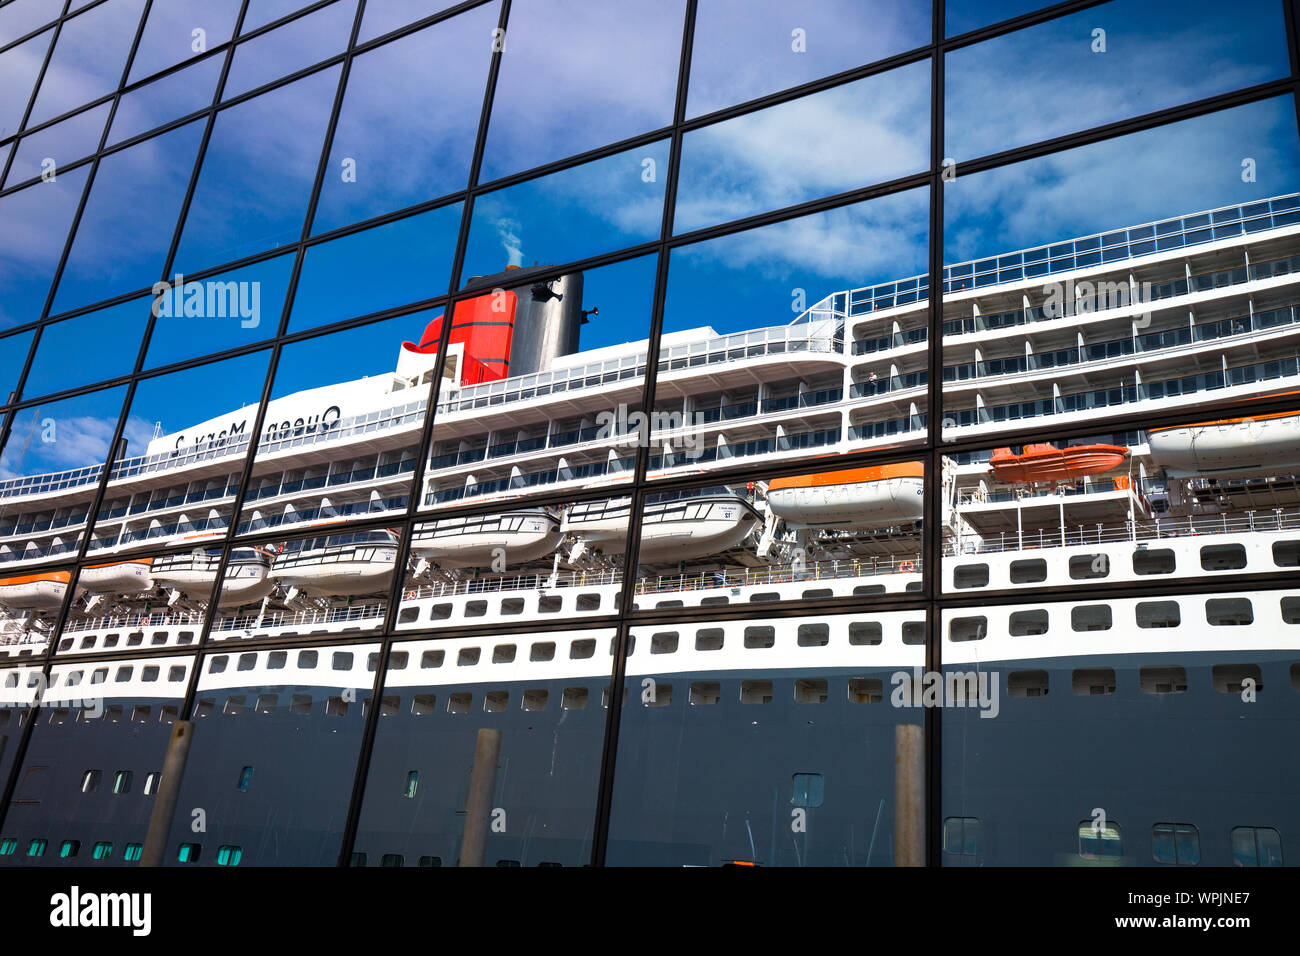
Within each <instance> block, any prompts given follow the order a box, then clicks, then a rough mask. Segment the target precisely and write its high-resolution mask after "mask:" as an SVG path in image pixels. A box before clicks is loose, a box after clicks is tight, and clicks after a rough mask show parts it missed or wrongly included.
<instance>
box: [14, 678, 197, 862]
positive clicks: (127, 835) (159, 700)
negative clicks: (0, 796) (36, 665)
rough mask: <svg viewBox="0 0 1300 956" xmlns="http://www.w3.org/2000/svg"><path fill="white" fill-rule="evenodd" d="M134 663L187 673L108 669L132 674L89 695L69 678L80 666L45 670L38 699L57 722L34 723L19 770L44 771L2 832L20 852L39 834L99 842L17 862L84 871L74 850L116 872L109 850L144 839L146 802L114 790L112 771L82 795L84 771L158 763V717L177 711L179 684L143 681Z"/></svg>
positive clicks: (149, 807) (161, 745) (162, 746)
mask: <svg viewBox="0 0 1300 956" xmlns="http://www.w3.org/2000/svg"><path fill="white" fill-rule="evenodd" d="M141 663H148V664H153V665H164V666H166V665H171V666H180V667H182V668H187V667H188V661H187V660H186V659H185V658H182V657H170V658H157V657H156V658H153V659H152V660H151V661H148V662H139V661H132V662H126V663H115V664H113V665H111V667H112V668H113V669H114V670H115V671H119V672H120V671H122V670H125V669H127V668H133V671H134V672H133V676H132V677H131V678H130V679H128V680H126V681H122V682H118V681H116V680H110V681H109V682H107V683H104V684H98V685H95V687H94V689H93V690H91V689H90V688H89V686H88V683H87V682H86V681H85V680H84V679H81V680H80V681H78V678H77V676H76V675H80V673H81V672H82V671H83V670H84V665H81V664H55V665H54V666H53V667H52V668H51V672H50V683H49V689H48V691H47V692H46V694H45V699H44V704H45V706H46V708H47V709H43V710H42V711H41V715H42V717H44V715H45V714H46V713H50V714H51V715H52V716H54V717H55V718H57V719H55V720H48V719H41V720H38V721H37V722H36V724H35V725H34V726H33V728H32V735H31V738H30V743H29V745H28V748H27V751H26V756H25V758H24V763H23V769H22V771H21V772H22V773H23V774H26V772H27V771H28V770H30V769H32V768H36V767H40V768H43V771H42V773H43V777H44V780H43V781H42V783H43V786H41V789H40V790H36V789H35V785H34V783H33V784H32V785H31V786H33V789H32V790H31V791H30V792H28V793H24V794H19V795H18V796H20V797H22V798H23V799H18V800H16V801H15V802H14V804H13V806H12V807H11V808H10V811H9V813H8V814H6V816H7V818H8V819H7V822H6V823H5V828H6V833H9V834H12V835H14V836H17V837H19V838H20V843H21V845H23V846H26V845H27V844H28V843H29V841H31V839H32V838H33V837H39V836H40V835H41V834H44V833H60V832H62V833H69V832H71V833H86V834H87V835H88V836H89V835H93V836H94V837H102V838H103V840H102V841H97V842H93V843H92V842H91V841H90V840H84V841H78V840H63V839H59V840H58V841H53V840H52V841H50V842H51V843H52V844H54V845H55V846H57V849H58V852H57V853H54V852H46V853H45V854H44V856H43V857H42V858H40V859H26V858H25V859H24V860H23V862H24V863H26V864H28V865H31V864H43V865H58V864H60V863H62V864H64V865H67V864H68V863H72V864H78V863H80V864H83V865H90V862H91V861H90V860H87V859H85V857H83V855H82V853H81V852H79V851H81V850H83V849H84V850H85V851H86V853H85V856H87V857H90V858H91V859H92V860H93V861H94V865H95V866H96V867H109V866H120V865H122V863H124V862H126V861H125V860H123V861H120V862H119V860H118V859H117V858H114V857H113V856H112V853H111V848H112V844H113V843H116V842H117V841H119V840H121V841H123V842H127V841H143V840H144V838H145V833H146V831H147V830H148V828H149V817H150V815H151V813H152V811H153V807H154V801H153V799H152V798H150V797H148V796H146V795H145V794H142V793H141V792H140V791H139V788H130V789H129V790H119V788H118V786H117V777H118V776H120V775H118V774H115V772H114V770H112V769H106V770H105V771H104V772H103V775H104V778H105V779H104V780H103V782H102V783H101V784H100V786H98V787H97V788H96V789H94V790H93V791H90V792H83V791H82V789H81V782H82V773H83V771H84V768H85V767H86V766H87V765H89V766H99V767H105V768H114V767H121V766H124V765H125V766H130V765H136V766H138V765H140V764H141V763H144V764H146V765H154V766H159V765H161V764H162V761H163V757H164V755H165V754H166V752H167V741H168V738H169V737H170V734H171V729H172V728H171V724H170V723H169V722H168V721H166V720H164V719H161V715H162V713H163V711H164V710H165V709H167V708H170V709H171V711H173V712H174V711H175V710H176V709H177V708H178V707H179V705H180V703H181V699H182V697H183V696H184V693H185V684H184V683H180V684H165V683H162V682H154V683H149V682H145V681H143V680H142V679H141V675H140V672H141V667H140V666H138V665H139V664H141ZM173 719H174V718H173ZM96 773H97V774H98V773H99V771H96ZM110 780H111V781H113V785H112V786H110V785H109V783H110ZM61 857H64V858H73V859H61Z"/></svg>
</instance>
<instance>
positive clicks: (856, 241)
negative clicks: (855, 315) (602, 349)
mask: <svg viewBox="0 0 1300 956" xmlns="http://www.w3.org/2000/svg"><path fill="white" fill-rule="evenodd" d="M926 192H927V191H926V190H924V189H914V190H909V191H907V192H905V193H897V194H895V195H892V196H884V197H881V198H879V199H872V200H868V201H866V202H861V203H855V204H853V205H851V206H843V207H840V208H837V209H831V210H828V211H826V212H821V213H815V214H813V215H810V216H800V217H799V218H797V219H791V220H788V221H786V222H780V223H776V224H774V225H771V226H763V227H761V228H758V229H750V230H747V231H745V232H741V233H737V234H735V235H730V236H723V237H721V238H718V239H711V240H708V241H706V242H700V243H695V244H692V245H688V246H681V247H679V248H676V249H674V250H673V251H672V253H671V259H670V260H669V270H668V296H667V300H666V303H665V307H664V331H665V332H673V331H678V330H682V329H692V328H699V327H704V326H711V327H712V328H713V329H714V331H716V332H719V333H722V334H727V333H729V332H740V331H745V330H749V329H760V328H767V327H769V326H776V325H788V324H789V323H790V322H792V321H793V320H794V319H795V318H796V317H797V316H798V315H799V313H800V312H802V311H803V310H804V309H805V308H807V307H810V306H812V305H814V304H816V303H817V301H818V300H820V299H822V298H823V297H825V296H827V295H830V294H831V293H833V292H842V291H844V290H846V289H854V288H859V287H861V286H865V285H871V284H873V283H876V282H888V281H891V280H893V279H899V278H904V277H907V276H913V275H917V274H918V273H922V272H924V271H925V270H926V265H927V264H926V255H927V252H926V250H927V242H926V235H927V232H928V223H929V200H928V198H927V195H926Z"/></svg>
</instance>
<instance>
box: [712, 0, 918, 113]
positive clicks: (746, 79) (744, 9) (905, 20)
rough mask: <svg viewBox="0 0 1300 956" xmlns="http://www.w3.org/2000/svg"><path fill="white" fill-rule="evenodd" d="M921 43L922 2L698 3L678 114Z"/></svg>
mask: <svg viewBox="0 0 1300 956" xmlns="http://www.w3.org/2000/svg"><path fill="white" fill-rule="evenodd" d="M929 42H930V4H929V3H927V2H925V0H870V2H867V3H863V2H861V0H812V2H804V3H800V4H797V5H796V4H790V3H787V2H785V0H758V2H755V0H704V2H703V3H700V4H699V7H698V10H697V12H696V14H695V42H694V43H693V45H692V53H691V88H690V93H689V95H688V97H687V100H686V113H687V115H688V116H700V115H702V114H704V113H711V112H712V111H714V110H717V109H722V108H723V107H725V106H731V105H733V104H735V103H742V102H745V101H747V100H752V99H756V98H757V97H760V96H764V95H766V94H769V93H775V92H777V91H778V90H783V89H788V88H789V87H792V86H799V85H800V84H803V83H808V82H811V81H812V80H816V79H819V78H820V77H823V76H830V75H832V74H834V73H839V72H841V71H843V70H851V69H853V68H854V67H857V66H861V65H863V64H864V63H871V62H872V61H874V60H880V59H883V58H884V57H887V56H890V55H892V54H895V53H902V52H903V51H905V50H912V49H915V48H916V47H919V46H924V45H925V44H927V43H929ZM926 108H927V109H928V105H927V107H926ZM917 122H918V124H919V126H921V127H923V126H924V123H925V121H924V119H922V118H920V117H918V119H917ZM825 131H826V127H822V132H825Z"/></svg>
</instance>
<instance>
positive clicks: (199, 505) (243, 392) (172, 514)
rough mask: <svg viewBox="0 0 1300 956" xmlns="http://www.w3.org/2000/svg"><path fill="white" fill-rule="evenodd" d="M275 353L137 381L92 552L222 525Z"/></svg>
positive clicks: (208, 531)
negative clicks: (124, 438) (123, 444)
mask: <svg viewBox="0 0 1300 956" xmlns="http://www.w3.org/2000/svg"><path fill="white" fill-rule="evenodd" d="M269 359H270V353H269V352H268V351H266V350H263V351H261V352H254V353H252V354H251V355H243V356H240V357H239V358H233V359H227V360H226V361H224V362H216V363H213V364H211V365H200V366H198V367H197V368H191V369H186V370H185V371H183V372H173V373H171V374H169V375H162V376H159V377H157V378H148V379H144V380H142V381H141V382H140V383H139V384H138V385H137V386H136V391H135V396H134V398H133V400H132V402H131V408H130V411H129V413H128V415H127V432H126V437H127V447H126V448H125V449H124V450H123V454H122V456H121V457H120V458H119V459H117V461H116V463H115V464H114V467H113V479H112V482H111V484H110V488H111V489H112V490H111V491H110V492H109V493H108V495H107V496H106V497H105V499H104V502H103V506H102V508H101V510H100V513H99V520H98V523H97V524H96V525H95V536H94V541H93V543H92V547H91V549H90V550H91V552H94V551H97V550H105V549H111V550H114V551H117V550H120V549H122V548H128V547H130V548H140V547H144V546H146V545H153V546H174V545H188V544H195V543H200V542H203V541H207V540H212V539H218V538H221V537H223V536H224V535H225V531H226V528H227V527H229V525H230V518H231V514H232V506H233V502H234V498H235V491H236V488H237V487H238V484H239V479H240V475H241V474H242V469H243V464H244V459H245V458H246V457H247V455H248V449H249V446H250V439H251V437H252V431H253V427H254V425H255V416H256V413H257V404H258V400H259V399H260V397H261V394H262V388H263V385H264V384H265V381H266V369H267V363H268V361H269Z"/></svg>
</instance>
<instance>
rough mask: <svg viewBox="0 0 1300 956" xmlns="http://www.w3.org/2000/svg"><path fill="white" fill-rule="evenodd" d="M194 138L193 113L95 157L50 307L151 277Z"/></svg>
mask: <svg viewBox="0 0 1300 956" xmlns="http://www.w3.org/2000/svg"><path fill="white" fill-rule="evenodd" d="M202 137H203V122H202V121H201V120H196V121H195V122H193V123H187V124H186V125H184V126H181V127H179V128H177V129H174V130H171V131H170V132H167V133H163V134H162V135H161V136H155V137H154V138H153V139H148V140H145V141H144V142H143V143H137V144H136V145H135V146H132V147H130V148H128V149H124V150H122V151H121V152H117V153H112V154H110V155H108V156H105V157H104V158H103V159H102V160H100V163H99V169H98V170H97V172H96V173H95V181H94V183H93V184H92V185H91V188H90V197H89V198H88V199H87V201H86V210H85V212H84V213H83V214H82V217H81V222H80V224H79V225H78V226H77V235H76V238H75V239H74V240H73V243H72V251H71V253H69V255H68V263H67V265H66V266H65V267H64V270H63V278H62V279H60V281H59V291H58V294H57V295H56V296H55V297H54V308H53V312H54V313H58V312H66V311H68V310H69V309H75V308H77V307H78V306H82V305H88V304H89V303H91V302H98V301H99V300H100V299H107V298H109V297H111V296H113V295H117V294H120V293H123V292H128V291H130V290H131V289H137V288H144V287H147V286H150V285H152V284H153V283H155V282H157V281H158V279H159V277H160V276H162V271H163V266H164V265H165V262H164V260H165V259H166V257H167V251H168V249H169V248H170V247H171V241H172V236H173V235H174V233H175V229H176V219H177V217H178V216H179V215H180V211H181V204H182V202H183V201H184V199H185V190H186V187H187V186H188V185H189V182H190V174H191V173H192V172H193V170H194V157H195V155H197V153H198V148H199V141H200V140H201V139H202Z"/></svg>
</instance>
